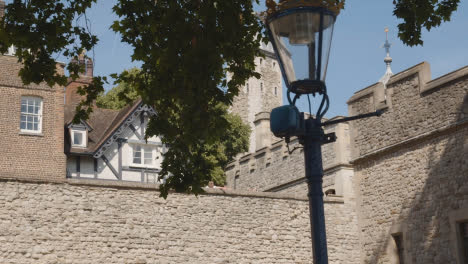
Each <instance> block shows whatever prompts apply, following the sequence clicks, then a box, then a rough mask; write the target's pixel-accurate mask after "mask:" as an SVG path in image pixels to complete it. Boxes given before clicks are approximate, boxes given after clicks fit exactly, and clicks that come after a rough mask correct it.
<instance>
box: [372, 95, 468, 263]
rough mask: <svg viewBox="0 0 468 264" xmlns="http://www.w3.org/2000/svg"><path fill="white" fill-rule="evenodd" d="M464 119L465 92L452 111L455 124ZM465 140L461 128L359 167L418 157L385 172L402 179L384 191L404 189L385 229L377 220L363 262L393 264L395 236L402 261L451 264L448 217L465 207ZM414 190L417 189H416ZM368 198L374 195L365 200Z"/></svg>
mask: <svg viewBox="0 0 468 264" xmlns="http://www.w3.org/2000/svg"><path fill="white" fill-rule="evenodd" d="M465 91H466V89H465ZM467 118H468V94H466V93H465V97H464V100H463V103H462V105H461V106H460V107H459V108H458V111H457V120H456V122H462V121H465V120H467ZM467 137H468V128H467V127H466V125H464V126H459V127H458V128H453V129H451V131H449V132H448V133H445V134H443V135H437V136H435V137H434V138H431V139H425V140H422V141H419V142H415V143H413V144H411V145H407V146H406V147H405V148H404V149H402V150H398V151H396V152H392V153H389V154H385V155H384V156H383V157H381V158H379V161H374V162H370V163H369V164H367V165H364V166H363V168H364V167H372V166H375V165H379V162H385V161H386V160H391V159H395V158H396V157H399V156H403V157H405V156H408V157H409V156H410V155H414V154H417V155H419V154H421V155H420V156H417V157H416V159H414V158H413V159H407V160H406V162H404V163H403V164H398V166H393V167H392V168H391V169H392V170H394V171H396V172H395V174H394V175H392V176H395V175H398V174H399V175H401V178H400V179H402V180H401V182H399V183H398V184H399V185H401V186H404V187H401V188H400V189H398V190H389V193H392V192H394V193H395V192H401V190H405V189H406V190H408V193H407V194H402V195H400V197H401V199H400V201H401V203H400V204H399V205H398V207H396V208H400V209H397V210H395V211H392V212H389V213H390V214H391V217H393V218H392V219H393V220H394V222H393V223H390V224H392V227H391V228H390V230H389V229H388V225H386V224H388V222H389V221H390V220H389V221H386V222H384V221H382V222H379V221H377V223H378V225H379V226H378V227H377V228H376V230H379V232H378V235H376V236H372V237H373V238H374V239H375V238H377V241H372V242H371V243H378V245H379V246H378V247H375V248H374V249H373V250H368V251H367V252H365V255H364V258H365V260H366V261H365V262H364V263H369V264H374V263H399V262H398V261H397V260H396V261H395V259H396V258H397V255H398V253H397V250H396V248H395V242H394V241H393V239H392V237H391V236H390V235H392V234H398V233H401V234H402V237H403V245H404V246H403V247H404V252H405V253H404V254H406V255H405V256H406V257H405V260H406V261H405V263H412V264H416V263H457V260H456V258H457V257H456V249H455V246H454V245H456V243H458V242H457V241H453V240H454V239H455V237H454V236H453V234H454V232H455V231H454V230H453V223H451V220H450V219H449V214H450V212H453V211H456V210H460V209H462V208H468V161H467V157H468V139H467ZM413 157H414V156H413ZM414 167H419V169H417V170H416V171H415V172H416V173H414V174H413V173H411V170H412V169H413V168H414ZM413 172H414V170H413ZM375 176H376V177H378V175H375ZM392 180H397V179H394V178H392ZM420 186H423V187H422V189H421V187H420ZM384 188H385V187H384ZM397 194H400V193H397ZM405 197H406V198H405ZM372 198H375V197H370V198H368V199H372ZM382 199H386V197H383V198H382ZM389 202H391V201H389ZM364 210H365V209H364ZM467 213H468V212H467ZM372 214H375V212H370V213H369V215H368V216H369V217H373V216H372ZM374 216H375V215H374ZM387 216H388V215H387ZM384 217H385V216H384ZM396 218H397V219H396ZM371 221H373V220H372V219H371ZM374 224H375V223H374ZM363 231H364V229H363ZM368 242H369V241H365V242H364V243H368ZM392 244H393V245H392ZM365 246H366V245H364V247H365ZM389 248H390V249H391V250H393V255H394V256H393V257H392V256H391V255H392V254H388V253H389ZM392 258H393V260H392Z"/></svg>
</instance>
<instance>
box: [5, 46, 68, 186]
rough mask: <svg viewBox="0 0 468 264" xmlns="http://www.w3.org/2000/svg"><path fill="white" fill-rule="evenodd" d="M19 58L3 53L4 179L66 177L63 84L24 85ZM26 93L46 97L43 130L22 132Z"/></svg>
mask: <svg viewBox="0 0 468 264" xmlns="http://www.w3.org/2000/svg"><path fill="white" fill-rule="evenodd" d="M17 60H18V59H17V58H16V57H13V56H3V55H0V72H1V73H2V74H0V94H1V96H0V120H1V121H2V122H0V133H1V135H2V136H1V137H0V146H2V155H0V178H18V179H41V180H44V179H51V180H64V179H65V170H66V169H65V163H66V158H65V154H64V127H63V122H64V120H63V118H64V117H63V111H64V108H63V101H64V93H63V87H60V86H55V87H49V86H47V85H46V84H44V83H41V84H39V85H36V84H30V85H24V84H23V83H22V81H21V79H20V77H18V72H19V70H20V67H21V64H19V63H18V62H17ZM58 70H59V71H63V69H61V68H60V67H59V69H58ZM22 96H34V97H39V98H41V99H42V131H41V133H36V134H32V133H24V132H21V131H20V116H21V97H22Z"/></svg>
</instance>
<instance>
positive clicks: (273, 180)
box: [226, 115, 352, 194]
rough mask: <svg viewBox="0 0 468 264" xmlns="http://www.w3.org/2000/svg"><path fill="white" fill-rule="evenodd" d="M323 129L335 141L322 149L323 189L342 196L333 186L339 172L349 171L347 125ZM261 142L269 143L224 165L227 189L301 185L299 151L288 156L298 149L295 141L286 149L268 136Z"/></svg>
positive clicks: (277, 188) (276, 189)
mask: <svg viewBox="0 0 468 264" xmlns="http://www.w3.org/2000/svg"><path fill="white" fill-rule="evenodd" d="M260 116H262V119H265V118H266V117H265V116H264V115H260ZM335 118H340V117H335ZM335 118H334V119H335ZM268 119H269V118H268ZM267 121H269V120H267ZM268 129H269V127H268ZM324 130H325V132H326V133H331V132H334V133H335V134H336V135H337V138H338V139H337V141H336V142H334V143H330V144H326V145H323V146H322V157H323V166H324V173H325V177H324V183H323V186H324V190H327V189H333V190H335V191H336V193H337V194H342V189H343V188H342V186H341V185H340V184H338V185H339V186H337V184H336V183H337V181H340V179H339V178H340V177H341V175H339V174H340V173H339V171H340V170H342V169H348V170H351V171H352V168H351V165H350V164H349V161H350V148H349V125H348V124H347V123H340V124H335V125H329V126H327V127H325V129H324ZM257 132H258V130H257ZM264 142H271V144H268V145H266V146H264V147H262V148H258V149H257V150H256V151H255V152H252V153H248V154H244V155H242V156H240V157H238V158H237V159H236V160H235V161H233V162H231V163H230V164H229V165H228V166H227V168H226V175H227V186H228V187H229V188H231V189H241V190H250V191H268V192H280V191H282V190H286V189H289V188H295V187H296V186H299V185H302V184H303V183H304V182H305V178H304V175H305V171H304V155H303V151H302V148H300V149H296V150H295V151H293V152H292V153H290V151H292V150H293V149H295V148H299V147H301V146H300V144H299V141H298V139H297V138H292V139H291V142H290V143H289V150H288V146H287V144H286V142H285V141H284V140H283V139H279V138H276V137H273V136H272V138H271V139H269V140H265V141H264ZM304 187H305V186H301V190H300V191H301V192H303V193H305V190H306V188H304Z"/></svg>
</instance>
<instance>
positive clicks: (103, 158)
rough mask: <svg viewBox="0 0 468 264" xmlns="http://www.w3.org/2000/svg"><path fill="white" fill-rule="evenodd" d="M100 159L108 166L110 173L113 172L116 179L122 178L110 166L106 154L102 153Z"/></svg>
mask: <svg viewBox="0 0 468 264" xmlns="http://www.w3.org/2000/svg"><path fill="white" fill-rule="evenodd" d="M101 159H102V160H103V161H104V162H105V163H106V165H107V166H108V167H109V169H110V170H111V171H112V173H114V175H115V177H117V179H119V180H122V179H121V178H120V177H119V173H118V172H117V171H116V170H115V168H114V166H112V164H111V163H110V162H109V160H108V159H107V157H106V156H104V155H102V156H101Z"/></svg>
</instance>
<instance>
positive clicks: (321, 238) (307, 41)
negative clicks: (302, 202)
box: [266, 0, 381, 264]
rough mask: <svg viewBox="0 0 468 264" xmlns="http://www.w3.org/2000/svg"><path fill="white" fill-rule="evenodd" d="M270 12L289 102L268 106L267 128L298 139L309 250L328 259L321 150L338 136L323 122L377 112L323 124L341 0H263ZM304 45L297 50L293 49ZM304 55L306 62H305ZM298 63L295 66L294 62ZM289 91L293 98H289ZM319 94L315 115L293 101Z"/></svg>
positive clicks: (322, 262) (319, 259)
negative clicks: (304, 180) (307, 211)
mask: <svg viewBox="0 0 468 264" xmlns="http://www.w3.org/2000/svg"><path fill="white" fill-rule="evenodd" d="M266 3H267V6H268V11H267V18H266V25H267V29H268V33H269V37H270V40H271V42H272V44H273V48H274V50H275V53H276V55H277V57H278V60H279V65H280V68H281V72H282V74H283V78H284V81H285V83H286V87H287V88H288V91H287V97H288V101H289V105H285V106H281V107H277V108H275V109H273V110H272V112H271V116H270V127H271V131H272V132H273V134H274V135H275V136H277V137H284V138H286V142H289V139H290V137H292V136H296V137H298V138H299V143H300V144H302V145H303V147H304V158H305V174H306V175H305V176H306V178H307V185H308V196H309V209H310V224H311V228H310V229H311V235H312V236H311V237H312V250H313V256H314V263H315V264H326V263H328V255H327V240H326V232H325V215H324V210H323V191H322V178H323V167H322V150H321V146H322V145H323V144H326V143H330V142H333V141H335V140H336V137H335V134H334V133H330V134H325V133H324V131H323V129H322V127H323V126H324V125H328V124H336V123H340V122H345V121H351V120H355V119H360V118H365V117H371V116H379V115H380V114H381V112H380V111H376V112H374V113H369V114H364V115H359V116H353V117H347V118H342V119H339V120H333V121H328V122H323V123H322V117H323V116H324V115H325V113H326V112H327V110H328V106H329V99H328V95H327V88H326V86H325V76H326V73H327V64H328V56H329V53H330V46H331V40H332V35H333V26H334V23H335V20H336V17H337V15H338V14H339V11H340V10H341V9H342V8H343V1H340V0H280V2H279V4H276V3H275V2H274V1H273V0H266ZM298 49H302V52H300V55H299V56H298V55H297V54H292V53H293V52H296V51H297V50H298ZM304 54H307V58H306V59H307V63H302V65H300V63H301V61H304V60H303V58H301V57H300V56H302V57H304ZM297 65H299V67H297ZM295 66H296V68H298V69H299V68H300V69H304V68H305V69H307V70H306V71H305V74H302V75H300V74H296V72H295ZM291 94H294V97H293V98H291ZM309 94H312V95H313V96H321V97H322V100H321V103H320V105H319V107H318V110H317V112H316V114H315V116H313V115H312V113H311V115H310V116H309V117H308V118H307V119H306V118H305V115H304V113H299V110H298V109H297V107H296V106H295V103H296V100H297V99H298V98H299V97H300V96H301V95H307V96H309Z"/></svg>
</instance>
